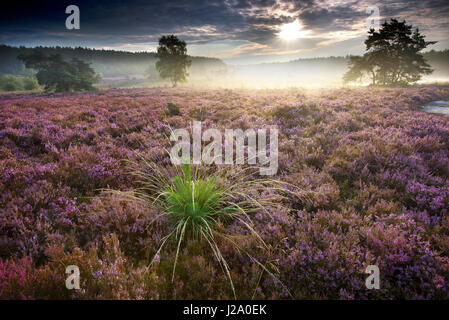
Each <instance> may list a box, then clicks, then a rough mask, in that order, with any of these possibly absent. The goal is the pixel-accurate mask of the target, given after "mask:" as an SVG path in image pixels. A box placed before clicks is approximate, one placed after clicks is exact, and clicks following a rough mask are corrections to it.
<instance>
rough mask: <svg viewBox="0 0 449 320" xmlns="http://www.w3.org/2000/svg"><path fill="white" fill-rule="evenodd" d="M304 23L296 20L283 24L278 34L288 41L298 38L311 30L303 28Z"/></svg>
mask: <svg viewBox="0 0 449 320" xmlns="http://www.w3.org/2000/svg"><path fill="white" fill-rule="evenodd" d="M301 29H302V25H301V24H300V23H299V22H298V20H295V21H293V22H291V23H286V24H283V25H281V26H280V27H279V32H278V34H277V35H278V36H279V37H280V38H281V39H283V40H286V41H291V40H296V39H299V38H302V37H304V36H306V35H307V34H308V33H309V32H308V31H305V30H301Z"/></svg>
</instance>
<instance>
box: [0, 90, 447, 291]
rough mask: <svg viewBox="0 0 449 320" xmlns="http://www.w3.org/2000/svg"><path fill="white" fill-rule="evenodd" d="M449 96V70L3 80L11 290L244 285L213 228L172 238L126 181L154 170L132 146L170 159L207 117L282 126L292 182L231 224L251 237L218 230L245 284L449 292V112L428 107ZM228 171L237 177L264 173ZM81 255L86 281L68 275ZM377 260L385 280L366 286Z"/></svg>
mask: <svg viewBox="0 0 449 320" xmlns="http://www.w3.org/2000/svg"><path fill="white" fill-rule="evenodd" d="M448 96H449V87H447V86H434V87H432V86H426V87H416V88H404V89H400V88H398V89H377V88H358V89H322V90H318V89H317V90H301V89H284V90H281V89H279V90H249V89H233V90H224V89H220V90H219V89H207V90H201V89H187V88H175V89H168V88H167V89H160V88H154V89H122V90H120V89H111V90H107V91H98V92H94V93H82V94H66V95H59V94H54V95H40V94H32V95H17V94H16V95H13V94H10V95H2V96H0V110H1V112H0V298H2V299H11V298H19V299H22V298H24V299H36V298H37V299H41V298H43V299H48V298H49V299H232V298H234V294H233V291H232V288H231V285H230V281H229V277H228V275H227V272H224V271H226V270H223V265H222V264H220V263H219V261H218V260H217V259H216V255H214V253H215V252H213V251H212V250H211V249H210V248H211V247H210V246H209V245H208V244H207V243H206V242H205V241H199V240H194V239H189V238H186V241H184V242H182V243H181V244H178V242H177V241H175V240H173V241H171V240H170V241H167V243H166V245H165V247H164V250H161V251H160V252H159V253H158V254H156V253H157V250H158V248H159V246H160V245H161V243H162V242H163V241H164V239H165V235H166V234H167V230H168V229H169V226H170V221H168V220H167V219H164V218H161V219H158V220H157V221H156V222H155V221H154V219H155V217H157V216H158V214H159V208H158V207H156V206H152V205H151V203H149V202H142V201H137V200H136V201H132V199H129V198H127V197H124V196H123V194H124V193H123V192H126V191H128V193H130V192H132V191H133V190H134V189H135V188H138V187H139V184H140V183H141V182H140V181H139V179H138V178H137V177H136V176H135V175H133V174H132V172H131V169H130V163H129V162H128V161H127V160H131V161H134V162H136V163H137V164H140V163H142V162H145V161H146V162H147V163H149V164H151V165H152V166H154V167H155V168H159V169H160V170H161V172H165V173H166V174H167V175H170V172H172V171H173V170H174V168H173V164H172V163H171V161H170V158H169V156H168V154H167V150H169V149H170V147H171V145H172V142H171V141H170V140H169V138H168V137H169V135H170V128H173V129H174V128H189V127H190V125H191V123H192V121H194V120H200V121H202V125H203V128H213V127H215V128H219V129H223V130H224V129H225V128H240V129H243V130H244V129H248V128H254V129H258V128H265V127H268V126H277V128H278V129H279V169H278V171H277V173H276V175H275V176H273V177H271V178H272V179H276V180H278V181H281V182H282V183H285V185H287V186H288V187H287V189H288V191H289V192H288V193H285V192H284V193H283V194H280V192H279V190H277V189H276V188H270V187H267V188H265V189H263V190H254V192H253V193H252V194H251V197H252V198H253V199H255V200H258V201H260V202H263V200H264V199H267V198H269V199H271V202H270V205H269V206H267V207H266V208H264V210H262V209H260V210H259V211H255V212H252V213H251V214H249V217H246V219H247V220H245V221H246V222H245V221H243V220H240V219H234V220H231V221H228V222H226V223H223V225H221V226H220V228H221V229H223V230H226V232H227V234H229V237H230V239H232V240H233V241H235V242H237V243H238V244H239V246H240V247H241V248H243V249H242V250H236V249H235V247H234V246H232V245H230V243H229V241H225V240H224V239H222V238H219V237H217V238H216V239H217V243H216V246H217V248H219V249H220V252H221V254H222V256H223V258H224V259H225V260H226V261H227V264H228V266H229V275H230V277H231V279H232V282H233V286H234V287H235V295H236V297H237V298H238V299H252V298H254V299H292V298H293V299H403V298H405V299H448V298H449V215H448V213H449V183H448V179H449V118H448V117H447V116H442V115H433V114H427V113H424V112H422V111H421V110H420V108H421V106H422V105H424V104H426V103H427V102H430V101H435V100H442V99H447V98H448ZM174 106H175V107H178V108H179V113H178V112H177V111H173V110H172V109H173V108H174ZM170 108H171V109H170ZM219 169H220V168H216V167H214V166H209V167H208V168H207V170H208V172H209V173H210V174H213V172H214V171H216V170H219ZM226 171H227V172H228V174H229V176H233V175H234V176H233V179H229V180H226V181H222V182H221V183H223V184H224V185H226V184H231V183H234V182H233V181H238V180H239V179H240V180H247V181H252V179H254V180H256V179H258V178H259V177H257V174H256V173H252V174H250V175H241V174H240V172H241V171H239V166H237V165H234V166H231V165H229V166H228V167H227V168H226ZM148 174H151V172H148ZM116 191H122V193H119V192H116ZM246 223H250V224H251V226H252V227H251V228H252V229H254V231H255V232H256V233H257V235H258V236H260V239H256V237H255V236H254V234H253V233H251V232H248V230H247V228H245V224H246ZM261 241H263V243H264V244H265V247H264V248H263V249H262V248H261V247H260V245H259V244H260V243H261ZM178 248H179V250H178ZM246 252H249V253H250V254H251V255H248V254H246ZM154 256H155V257H156V259H155V261H153V262H154V263H153V264H151V265H150V262H151V261H152V258H153V257H154ZM175 261H177V263H176V272H174V273H173V264H174V263H175ZM256 261H257V262H256ZM68 265H77V266H79V268H80V287H81V289H80V290H68V289H67V288H66V285H65V282H66V277H67V275H66V273H65V271H66V267H67V266H68ZM149 265H150V267H148V266H149ZM368 265H377V266H378V267H379V269H380V279H381V284H380V289H379V290H369V289H367V288H366V286H365V279H366V277H367V276H368V275H367V274H366V273H365V269H366V267H367V266H368Z"/></svg>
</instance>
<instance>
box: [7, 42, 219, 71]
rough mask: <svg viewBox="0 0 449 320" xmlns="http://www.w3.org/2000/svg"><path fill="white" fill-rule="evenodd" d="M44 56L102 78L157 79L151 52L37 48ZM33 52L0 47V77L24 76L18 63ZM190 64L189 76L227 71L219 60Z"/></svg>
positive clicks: (24, 49)
mask: <svg viewBox="0 0 449 320" xmlns="http://www.w3.org/2000/svg"><path fill="white" fill-rule="evenodd" d="M36 48H38V49H39V50H41V51H42V52H43V53H44V54H45V55H47V56H51V55H53V54H60V55H61V57H62V58H63V60H71V59H72V58H74V57H76V58H78V59H80V60H83V61H85V62H88V63H90V64H91V67H92V68H93V69H94V70H95V72H96V73H100V74H101V75H102V76H103V77H120V76H122V77H125V76H133V75H139V74H143V73H144V71H145V74H146V75H147V76H149V77H154V78H157V79H159V74H158V72H157V70H156V60H157V54H156V53H154V52H127V51H116V50H104V49H90V48H82V47H77V48H69V47H58V46H57V47H36ZM32 49H33V48H27V47H23V46H22V47H11V46H7V45H0V75H1V74H14V75H23V74H24V73H27V72H29V70H26V69H25V68H24V64H23V62H22V61H20V60H18V59H17V56H19V55H21V54H29V53H30V52H31V51H32ZM189 59H190V60H191V61H192V66H191V68H190V72H191V73H192V75H195V74H198V73H201V72H216V71H220V70H225V69H226V64H224V63H223V62H222V61H221V60H220V59H215V58H205V57H189Z"/></svg>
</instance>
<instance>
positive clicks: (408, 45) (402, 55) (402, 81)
mask: <svg viewBox="0 0 449 320" xmlns="http://www.w3.org/2000/svg"><path fill="white" fill-rule="evenodd" d="M368 34H369V36H368V38H367V39H366V40H365V45H366V53H365V54H364V55H363V56H362V57H360V56H351V57H349V70H348V71H347V72H346V74H345V75H344V76H343V80H344V81H345V82H351V81H357V80H360V79H362V78H363V77H364V76H365V75H368V76H369V77H370V78H371V84H373V85H382V86H397V85H408V84H411V83H415V82H417V81H418V80H420V79H421V77H422V75H424V74H430V73H432V71H433V70H432V68H431V67H430V65H429V64H427V62H426V61H425V59H424V57H423V55H422V54H421V53H420V51H421V50H423V49H425V48H426V47H427V46H429V45H431V44H435V43H436V41H425V40H424V38H425V37H424V36H423V35H421V34H420V32H419V30H418V28H416V29H415V31H412V26H411V25H408V24H406V22H405V21H402V22H399V21H398V20H396V19H391V21H390V22H387V21H385V22H384V23H383V24H382V26H381V28H380V29H379V31H375V30H374V29H371V30H370V31H369V32H368Z"/></svg>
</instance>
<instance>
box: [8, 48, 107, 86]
mask: <svg viewBox="0 0 449 320" xmlns="http://www.w3.org/2000/svg"><path fill="white" fill-rule="evenodd" d="M17 58H18V59H19V60H22V61H23V62H24V64H25V66H26V67H27V68H32V69H35V70H37V73H36V78H37V81H38V82H39V84H40V85H43V86H44V88H45V91H56V92H67V91H82V90H87V91H91V90H95V88H94V87H93V84H94V83H96V82H98V81H99V80H100V79H99V78H100V77H99V75H97V74H95V71H94V70H93V69H92V68H91V67H90V65H89V64H88V63H86V62H84V61H82V60H80V59H78V58H76V57H74V58H72V60H70V61H69V62H68V61H65V60H64V59H63V58H62V56H61V55H60V54H52V55H50V56H47V55H45V54H44V53H43V52H42V51H41V50H39V49H35V50H33V51H32V52H31V53H29V54H20V55H19V56H18V57H17Z"/></svg>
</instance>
